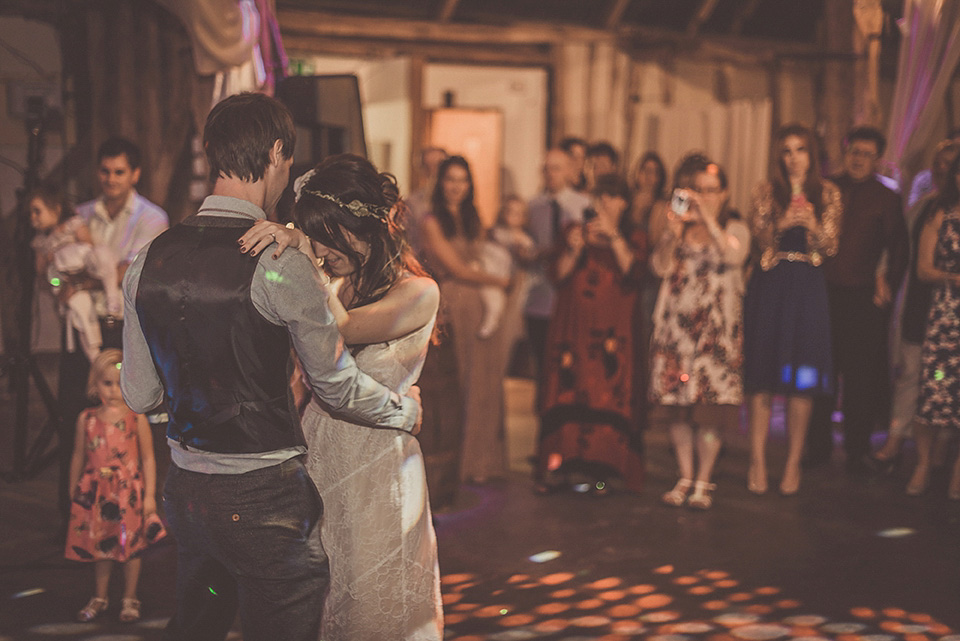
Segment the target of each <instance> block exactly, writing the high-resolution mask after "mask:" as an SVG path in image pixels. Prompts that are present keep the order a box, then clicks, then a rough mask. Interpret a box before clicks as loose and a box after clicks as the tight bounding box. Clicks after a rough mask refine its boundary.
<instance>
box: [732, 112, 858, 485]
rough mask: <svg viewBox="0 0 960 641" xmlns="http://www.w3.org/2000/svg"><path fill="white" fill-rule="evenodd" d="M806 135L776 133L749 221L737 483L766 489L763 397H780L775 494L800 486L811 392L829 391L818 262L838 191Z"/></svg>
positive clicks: (803, 131)
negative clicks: (784, 438) (783, 450)
mask: <svg viewBox="0 0 960 641" xmlns="http://www.w3.org/2000/svg"><path fill="white" fill-rule="evenodd" d="M815 144H816V143H815V139H814V136H813V133H812V132H811V131H810V130H809V129H807V128H806V127H804V126H803V125H797V124H794V125H787V126H785V127H783V128H782V129H781V130H780V132H779V133H778V135H777V137H776V142H775V143H774V147H773V157H772V162H771V170H770V180H769V181H767V182H764V183H762V184H761V185H759V186H758V187H757V189H756V191H755V192H754V197H753V207H752V210H751V215H750V224H751V228H752V231H753V235H754V238H756V240H757V244H758V245H759V248H760V251H761V257H760V264H759V266H756V267H755V268H754V271H753V276H752V277H751V279H750V281H749V284H748V285H747V295H746V298H745V300H744V350H743V351H744V389H745V392H746V393H747V394H748V395H749V398H750V401H749V403H750V470H749V472H748V480H747V487H748V488H749V489H750V491H751V492H754V493H756V494H762V493H763V492H765V491H766V490H767V467H766V455H765V451H766V441H767V433H768V431H769V426H770V416H771V398H772V396H773V395H774V394H782V395H785V396H786V397H787V407H786V409H787V412H786V414H787V434H788V439H789V445H788V452H787V463H786V468H785V470H784V473H783V478H782V480H781V483H780V492H781V493H782V494H794V493H796V492H797V490H799V488H800V457H801V455H802V453H803V444H804V441H805V439H806V433H807V426H808V425H809V423H810V412H811V409H812V406H813V396H814V395H816V394H823V393H826V392H829V391H830V380H831V368H832V366H831V360H832V357H831V352H830V315H829V309H828V303H827V287H826V281H825V280H824V275H823V270H822V269H821V267H820V265H821V263H822V261H823V256H824V255H828V256H832V255H834V254H836V251H837V244H838V236H839V230H840V216H841V211H842V205H841V200H840V190H839V189H838V188H837V186H836V185H834V184H833V183H831V182H829V181H827V180H823V179H821V178H820V173H819V167H818V166H817V151H816V148H815Z"/></svg>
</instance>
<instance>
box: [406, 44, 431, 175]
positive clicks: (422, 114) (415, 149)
mask: <svg viewBox="0 0 960 641" xmlns="http://www.w3.org/2000/svg"><path fill="white" fill-rule="evenodd" d="M424 63H425V61H424V58H423V56H418V55H414V56H411V57H410V78H409V85H408V87H409V89H408V91H409V94H410V123H411V126H410V184H409V185H408V186H407V189H406V192H407V193H411V192H413V190H414V189H417V188H418V186H419V185H420V183H421V181H422V180H423V176H421V175H420V155H421V153H422V152H423V142H424V135H425V134H426V127H427V123H426V120H427V115H426V111H425V110H424V108H423V67H424Z"/></svg>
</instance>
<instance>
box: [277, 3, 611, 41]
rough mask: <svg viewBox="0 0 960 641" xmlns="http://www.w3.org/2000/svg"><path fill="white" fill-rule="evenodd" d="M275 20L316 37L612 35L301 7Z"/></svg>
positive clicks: (509, 38) (556, 38) (567, 37)
mask: <svg viewBox="0 0 960 641" xmlns="http://www.w3.org/2000/svg"><path fill="white" fill-rule="evenodd" d="M277 21H278V22H279V24H280V29H281V31H282V32H283V33H284V34H288V33H289V34H292V35H303V36H313V37H316V38H330V37H338V38H383V39H389V40H397V41H402V40H412V41H417V42H446V43H452V44H456V43H460V44H488V45H489V44H557V43H561V42H569V41H571V40H573V41H576V40H591V41H596V40H609V39H610V38H611V37H612V36H611V34H610V33H609V32H607V31H604V30H602V29H591V28H589V27H577V26H571V25H553V24H547V23H535V22H517V23H514V24H510V25H505V26H495V25H480V24H471V25H463V24H456V23H447V24H440V23H438V22H432V21H425V20H398V19H394V18H369V17H361V16H347V15H343V14H340V13H332V12H326V11H310V10H304V9H279V10H278V11H277ZM284 37H286V35H284Z"/></svg>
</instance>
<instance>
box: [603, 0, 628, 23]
mask: <svg viewBox="0 0 960 641" xmlns="http://www.w3.org/2000/svg"><path fill="white" fill-rule="evenodd" d="M629 4H630V0H614V2H613V6H611V7H610V13H608V14H607V19H606V21H605V23H604V24H605V26H606V28H607V29H611V30H612V29H616V28H617V27H618V26H619V25H620V20H621V19H622V18H623V14H624V13H626V11H627V6H629Z"/></svg>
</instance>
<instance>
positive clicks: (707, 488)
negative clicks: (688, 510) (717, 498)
mask: <svg viewBox="0 0 960 641" xmlns="http://www.w3.org/2000/svg"><path fill="white" fill-rule="evenodd" d="M715 489H717V485H716V483H708V482H707V481H697V482H696V483H694V484H693V494H691V495H690V498H688V499H687V505H688V506H690V507H692V508H693V509H695V510H709V509H710V507H711V506H712V505H713V495H712V494H711V492H713V491H714V490H715Z"/></svg>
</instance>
